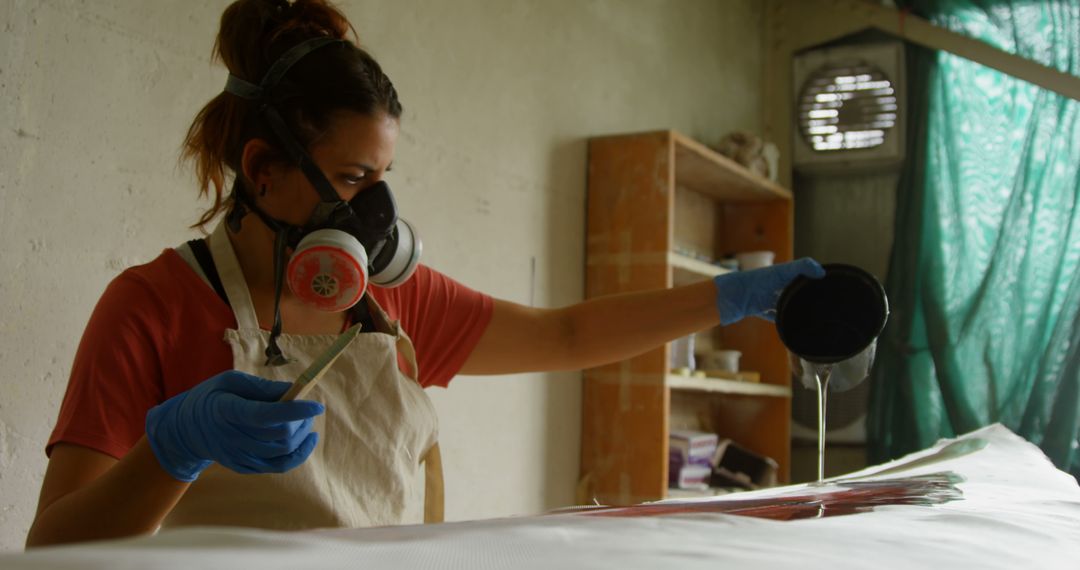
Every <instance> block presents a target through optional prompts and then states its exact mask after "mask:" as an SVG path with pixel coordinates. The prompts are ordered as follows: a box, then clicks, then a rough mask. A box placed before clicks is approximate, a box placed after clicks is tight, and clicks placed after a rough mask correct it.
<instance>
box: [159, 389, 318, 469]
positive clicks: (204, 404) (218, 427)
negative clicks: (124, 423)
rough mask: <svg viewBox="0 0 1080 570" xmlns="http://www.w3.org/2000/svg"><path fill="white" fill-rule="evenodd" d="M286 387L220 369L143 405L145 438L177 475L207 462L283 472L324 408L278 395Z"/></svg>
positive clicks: (311, 438) (310, 438) (297, 458)
mask: <svg viewBox="0 0 1080 570" xmlns="http://www.w3.org/2000/svg"><path fill="white" fill-rule="evenodd" d="M290 386H291V384H289V383H288V382H275V381H271V380H264V379H262V378H259V377H257V376H252V375H250V374H246V373H243V372H239V371H237V370H229V371H226V372H222V373H221V374H218V375H217V376H214V377H212V378H210V379H208V380H206V381H204V382H202V383H201V384H199V385H198V386H195V387H194V388H192V389H190V390H188V391H186V392H183V393H181V394H177V395H176V396H173V397H172V398H170V399H168V400H166V401H164V402H162V403H161V404H160V405H158V406H155V407H154V408H151V409H150V411H149V412H148V413H147V414H146V438H147V440H148V442H149V444H150V447H151V449H152V450H153V452H154V455H155V456H157V459H158V462H160V463H161V466H162V467H163V468H164V469H165V471H167V472H168V473H169V475H171V476H172V477H173V478H175V479H177V480H179V481H186V482H190V481H194V480H195V479H196V478H198V476H199V474H200V473H202V471H203V470H204V469H206V468H207V467H209V466H210V464H211V463H212V462H217V463H220V464H221V465H223V466H225V467H227V468H229V469H231V470H233V471H236V472H237V473H284V472H285V471H288V470H290V469H292V468H294V467H297V466H298V465H300V464H301V463H303V462H304V460H306V459H307V458H308V456H309V455H311V452H312V451H313V450H314V449H315V444H316V443H317V442H318V439H319V438H318V434H317V433H315V432H312V431H311V430H312V424H313V418H314V417H315V416H317V415H319V414H321V413H323V411H324V410H325V408H324V407H323V405H322V404H320V403H318V402H313V401H308V400H295V401H290V402H279V401H278V399H280V398H281V396H282V395H284V394H285V392H287V391H288V390H289V387H290Z"/></svg>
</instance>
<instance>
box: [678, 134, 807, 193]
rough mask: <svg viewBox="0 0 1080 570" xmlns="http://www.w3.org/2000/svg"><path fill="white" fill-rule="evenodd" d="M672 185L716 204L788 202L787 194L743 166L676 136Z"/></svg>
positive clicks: (682, 136) (786, 190)
mask: <svg viewBox="0 0 1080 570" xmlns="http://www.w3.org/2000/svg"><path fill="white" fill-rule="evenodd" d="M671 137H672V139H674V142H675V184H676V185H678V186H684V187H686V188H689V189H691V190H693V191H695V192H700V193H701V194H705V195H706V196H712V197H713V198H716V199H719V200H730V201H736V202H760V201H763V200H790V199H791V196H792V194H791V191H790V190H788V189H786V188H784V187H782V186H780V185H778V184H776V183H775V182H773V181H771V180H768V179H766V178H763V177H761V176H759V175H757V174H754V173H753V172H750V171H749V170H748V169H747V168H746V167H744V166H743V165H741V164H739V163H737V162H735V161H734V160H731V159H730V158H728V157H726V156H724V155H722V154H720V153H718V152H716V151H714V150H712V149H710V148H709V147H707V146H705V145H703V144H701V143H699V142H697V141H695V140H693V139H691V138H689V137H687V136H685V135H682V134H680V133H678V132H675V131H671Z"/></svg>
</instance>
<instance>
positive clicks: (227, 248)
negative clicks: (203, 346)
mask: <svg viewBox="0 0 1080 570" xmlns="http://www.w3.org/2000/svg"><path fill="white" fill-rule="evenodd" d="M210 254H211V255H212V256H213V258H214V266H215V267H217V270H218V274H219V275H220V276H221V285H222V286H223V287H224V288H225V295H226V296H227V297H228V298H229V305H230V306H231V307H232V310H233V314H234V315H236V325H237V328H238V329H240V330H244V329H254V330H258V329H259V319H258V318H257V317H256V316H255V305H253V304H252V302H251V293H250V292H249V291H248V287H247V282H246V281H245V280H244V272H243V270H241V269H240V262H239V261H238V260H237V259H236V252H234V251H233V248H232V243H231V242H230V241H229V235H228V233H227V231H226V229H225V223H224V222H222V223H219V224H218V226H217V228H215V229H214V233H212V234H210Z"/></svg>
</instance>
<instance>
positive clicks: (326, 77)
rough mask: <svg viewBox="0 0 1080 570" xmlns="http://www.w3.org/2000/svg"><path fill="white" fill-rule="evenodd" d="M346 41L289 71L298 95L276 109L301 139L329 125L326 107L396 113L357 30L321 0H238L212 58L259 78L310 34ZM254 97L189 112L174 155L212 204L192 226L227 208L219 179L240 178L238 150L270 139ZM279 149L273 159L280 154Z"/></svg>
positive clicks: (225, 97)
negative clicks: (187, 124)
mask: <svg viewBox="0 0 1080 570" xmlns="http://www.w3.org/2000/svg"><path fill="white" fill-rule="evenodd" d="M348 36H351V38H352V41H351V42H350V44H349V45H348V46H347V47H346V48H345V49H340V50H339V49H330V48H327V49H323V50H318V51H317V52H315V53H313V54H311V55H309V56H307V57H305V58H304V59H303V60H301V61H300V62H298V63H297V64H296V65H295V66H294V67H293V69H291V70H290V71H289V73H288V76H289V77H292V78H294V79H295V80H296V83H297V84H299V85H303V86H304V88H305V89H304V93H303V94H301V95H299V96H297V97H296V98H294V99H291V100H289V101H286V102H284V103H282V105H281V108H280V109H279V111H280V112H281V114H282V116H283V117H284V119H285V122H286V124H287V125H288V127H289V129H290V130H291V131H292V132H293V133H294V134H295V135H296V136H297V138H298V139H299V140H300V141H301V143H302V144H304V145H305V146H308V145H309V144H310V142H311V141H312V140H314V139H315V138H317V137H318V136H319V135H321V134H322V133H323V132H325V130H326V129H327V128H328V127H329V124H330V121H331V120H332V113H333V112H335V111H338V110H342V109H345V110H352V111H356V112H360V113H364V114H369V115H371V114H375V113H377V112H385V113H387V114H389V115H390V116H392V117H394V118H400V116H401V112H402V107H401V103H400V102H399V101H398V98H397V91H396V90H395V89H394V86H393V84H392V83H391V81H390V79H389V78H388V77H386V75H385V74H384V73H383V71H382V69H381V67H380V66H379V64H378V63H377V62H376V61H375V59H374V58H372V57H371V55H369V54H368V53H367V52H366V51H364V50H362V49H360V48H359V47H356V43H355V42H356V30H355V29H353V27H352V25H351V24H350V23H349V21H348V19H346V18H345V15H344V14H342V13H341V11H340V10H338V9H337V8H335V7H334V6H332V5H331V4H330V3H329V2H327V1H326V0H296V1H295V2H292V3H290V2H288V1H286V0H237V1H236V2H233V3H232V4H231V5H230V6H229V7H228V8H226V9H225V12H224V13H223V14H222V15H221V27H220V30H219V31H218V36H217V39H216V40H215V42H214V52H213V58H214V59H217V60H220V61H221V62H222V63H224V64H225V67H226V68H228V70H229V73H231V74H232V75H235V76H236V77H238V78H240V79H243V80H246V81H248V82H250V83H255V84H258V83H259V81H260V80H261V79H262V76H263V74H265V73H266V70H267V69H269V68H270V66H271V65H272V64H273V63H274V61H276V60H277V58H278V57H280V56H281V54H283V53H285V52H286V51H287V50H288V49H289V48H291V47H293V46H295V45H297V44H299V43H300V42H303V41H305V40H308V39H311V38H315V37H331V38H336V39H343V40H348V39H349V37H348ZM257 110H258V109H257V108H256V103H254V102H252V101H248V100H245V99H241V98H239V97H237V96H235V95H232V94H229V93H224V92H222V93H219V94H218V95H217V96H215V97H214V98H213V99H211V100H210V102H208V103H207V104H206V105H205V106H204V107H203V108H202V109H201V110H200V111H199V113H198V114H197V115H196V116H195V119H194V121H192V123H191V126H190V127H189V128H188V132H187V136H186V137H185V138H184V143H183V149H182V152H181V159H182V160H187V161H190V162H192V163H193V164H194V167H195V175H196V178H197V180H198V184H199V196H200V197H201V196H210V195H211V193H212V194H213V204H212V205H211V206H210V208H209V209H208V210H207V211H206V212H204V213H203V214H202V216H201V217H200V218H199V221H198V222H197V223H196V224H194V225H193V226H192V227H197V228H203V227H204V226H205V225H206V224H208V223H209V222H210V221H212V220H213V219H214V218H215V217H216V216H217V215H218V214H220V213H221V212H223V211H226V210H228V209H229V208H231V207H232V200H233V197H232V196H229V197H226V196H225V186H226V181H227V179H228V178H229V177H230V176H233V177H234V178H235V179H236V181H237V182H241V180H240V178H241V177H242V174H241V172H240V156H241V153H242V152H243V148H244V145H245V144H246V143H247V141H249V140H251V139H252V138H262V139H265V140H267V141H268V142H269V143H270V144H271V146H272V147H275V148H276V147H277V141H276V140H275V139H274V137H273V136H272V135H271V134H270V133H269V132H268V131H267V130H266V129H265V128H264V127H263V126H262V125H261V124H260V121H258V120H257V118H258V117H257ZM284 156H285V155H284V153H282V152H280V151H278V158H279V159H281V160H284Z"/></svg>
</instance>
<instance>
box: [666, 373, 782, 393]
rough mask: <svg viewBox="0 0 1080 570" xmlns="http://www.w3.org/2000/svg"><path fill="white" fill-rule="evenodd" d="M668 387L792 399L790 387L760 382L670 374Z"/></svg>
mask: <svg viewBox="0 0 1080 570" xmlns="http://www.w3.org/2000/svg"><path fill="white" fill-rule="evenodd" d="M667 385H668V388H672V389H675V390H693V391H698V392H714V393H718V394H738V395H743V396H772V397H775V398H790V397H791V387H790V386H778V385H776V384H762V383H760V382H744V381H742V380H727V379H724V378H694V377H692V376H679V375H677V374H668V375H667Z"/></svg>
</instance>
